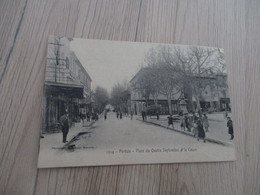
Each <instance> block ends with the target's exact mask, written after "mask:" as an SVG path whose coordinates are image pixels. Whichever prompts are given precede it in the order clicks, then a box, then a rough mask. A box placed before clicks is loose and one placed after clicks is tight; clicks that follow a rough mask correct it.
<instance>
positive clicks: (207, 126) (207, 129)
mask: <svg viewBox="0 0 260 195" xmlns="http://www.w3.org/2000/svg"><path fill="white" fill-rule="evenodd" d="M202 120H203V121H202V122H203V126H204V128H205V131H206V132H209V120H208V117H207V115H206V114H204V116H203V119H202Z"/></svg>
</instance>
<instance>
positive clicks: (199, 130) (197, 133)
mask: <svg viewBox="0 0 260 195" xmlns="http://www.w3.org/2000/svg"><path fill="white" fill-rule="evenodd" d="M181 127H182V128H183V130H184V131H185V130H186V129H187V131H188V132H191V131H193V134H194V137H197V139H198V141H199V140H200V139H202V140H203V141H204V142H206V132H209V121H208V117H207V115H206V114H203V116H202V117H199V116H198V115H196V113H193V114H192V116H188V114H184V115H182V117H181Z"/></svg>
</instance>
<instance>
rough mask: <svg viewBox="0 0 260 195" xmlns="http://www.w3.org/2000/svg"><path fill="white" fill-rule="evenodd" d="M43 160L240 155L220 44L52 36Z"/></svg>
mask: <svg viewBox="0 0 260 195" xmlns="http://www.w3.org/2000/svg"><path fill="white" fill-rule="evenodd" d="M47 47H48V48H47V57H46V68H45V70H46V71H45V82H44V98H43V106H42V109H43V110H42V129H41V136H40V152H39V159H38V167H39V168H50V167H75V166H102V165H121V164H158V163H189V162H216V161H233V160H235V150H234V138H235V137H236V134H235V129H234V128H233V117H232V107H231V101H230V93H229V88H228V73H227V66H228V65H227V64H226V63H225V59H224V51H223V49H221V48H215V47H205V46H192V45H191V46H188V45H173V44H163V43H144V42H142V43H140V42H126V41H107V40H92V39H78V38H67V37H59V36H50V37H49V40H48V46H47Z"/></svg>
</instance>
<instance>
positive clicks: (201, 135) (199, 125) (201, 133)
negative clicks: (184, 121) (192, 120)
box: [197, 119, 206, 143]
mask: <svg viewBox="0 0 260 195" xmlns="http://www.w3.org/2000/svg"><path fill="white" fill-rule="evenodd" d="M197 128H198V138H197V139H198V141H199V140H200V139H203V141H204V143H205V142H206V139H205V137H206V135H205V131H204V128H203V125H202V122H201V120H200V119H198V121H197Z"/></svg>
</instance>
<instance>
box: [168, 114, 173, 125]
mask: <svg viewBox="0 0 260 195" xmlns="http://www.w3.org/2000/svg"><path fill="white" fill-rule="evenodd" d="M170 125H172V128H174V125H173V117H172V115H170V116H169V117H168V127H167V128H169V127H170Z"/></svg>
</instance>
